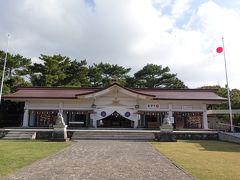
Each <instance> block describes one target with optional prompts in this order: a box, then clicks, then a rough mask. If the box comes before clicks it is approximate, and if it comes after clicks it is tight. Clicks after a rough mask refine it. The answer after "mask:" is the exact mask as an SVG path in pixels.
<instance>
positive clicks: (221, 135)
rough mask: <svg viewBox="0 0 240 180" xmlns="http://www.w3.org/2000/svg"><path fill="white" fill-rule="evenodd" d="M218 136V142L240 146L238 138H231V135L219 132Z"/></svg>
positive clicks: (239, 138)
mask: <svg viewBox="0 0 240 180" xmlns="http://www.w3.org/2000/svg"><path fill="white" fill-rule="evenodd" d="M218 136H219V140H220V141H227V142H233V143H238V144H240V137H236V136H233V135H231V133H224V132H219V133H218Z"/></svg>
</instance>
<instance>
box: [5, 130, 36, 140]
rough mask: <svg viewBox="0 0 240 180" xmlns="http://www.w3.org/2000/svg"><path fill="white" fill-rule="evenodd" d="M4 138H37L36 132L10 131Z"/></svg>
mask: <svg viewBox="0 0 240 180" xmlns="http://www.w3.org/2000/svg"><path fill="white" fill-rule="evenodd" d="M2 139H3V140H33V139H36V132H28V131H8V132H7V134H5V136H4V137H3V138H2Z"/></svg>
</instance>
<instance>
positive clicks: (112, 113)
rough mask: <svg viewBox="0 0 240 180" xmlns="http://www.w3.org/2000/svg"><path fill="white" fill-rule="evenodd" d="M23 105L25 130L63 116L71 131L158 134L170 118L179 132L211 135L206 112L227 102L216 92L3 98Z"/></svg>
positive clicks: (90, 91)
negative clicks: (151, 131)
mask: <svg viewBox="0 0 240 180" xmlns="http://www.w3.org/2000/svg"><path fill="white" fill-rule="evenodd" d="M4 99H8V100H12V101H24V102H25V108H24V117H23V126H24V127H49V126H52V125H53V124H54V123H55V120H56V115H57V113H58V112H61V113H62V114H63V117H64V120H65V123H66V124H67V125H69V127H86V128H90V127H94V128H102V127H104V128H159V126H161V123H162V120H163V117H164V115H165V114H166V113H168V114H169V116H170V117H171V119H172V122H173V123H174V128H175V129H208V120H207V106H208V105H211V104H219V103H222V102H224V101H225V100H226V99H225V98H222V97H219V96H218V95H217V94H215V93H214V91H213V90H206V89H160V88H133V89H130V88H126V87H123V86H121V85H119V84H118V83H113V84H112V85H110V86H109V87H106V88H72V87H70V88H67V87H55V88H53V87H28V88H20V89H18V90H17V91H16V92H15V93H13V94H9V95H6V96H4Z"/></svg>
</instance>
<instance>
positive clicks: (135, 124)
mask: <svg viewBox="0 0 240 180" xmlns="http://www.w3.org/2000/svg"><path fill="white" fill-rule="evenodd" d="M137 127H138V120H135V121H134V128H137Z"/></svg>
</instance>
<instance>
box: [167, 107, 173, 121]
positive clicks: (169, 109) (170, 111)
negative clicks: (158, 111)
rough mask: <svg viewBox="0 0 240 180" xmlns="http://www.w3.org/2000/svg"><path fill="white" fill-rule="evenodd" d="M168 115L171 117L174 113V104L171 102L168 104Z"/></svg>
mask: <svg viewBox="0 0 240 180" xmlns="http://www.w3.org/2000/svg"><path fill="white" fill-rule="evenodd" d="M168 115H169V117H170V118H171V117H172V116H173V113H172V104H169V105H168Z"/></svg>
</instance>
